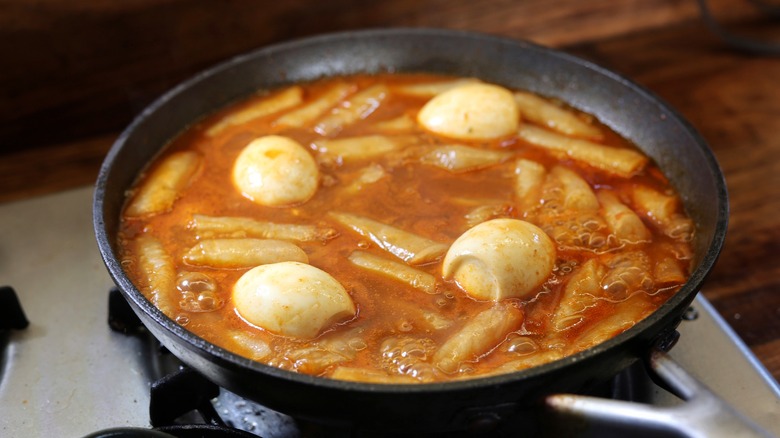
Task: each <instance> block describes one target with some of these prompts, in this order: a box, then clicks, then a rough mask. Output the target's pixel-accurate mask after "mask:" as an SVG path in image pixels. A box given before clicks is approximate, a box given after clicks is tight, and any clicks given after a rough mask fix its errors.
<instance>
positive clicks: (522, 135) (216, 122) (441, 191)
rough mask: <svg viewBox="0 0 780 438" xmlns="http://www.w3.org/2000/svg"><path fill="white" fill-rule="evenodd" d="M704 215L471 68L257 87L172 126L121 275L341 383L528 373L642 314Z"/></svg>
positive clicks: (143, 195)
mask: <svg viewBox="0 0 780 438" xmlns="http://www.w3.org/2000/svg"><path fill="white" fill-rule="evenodd" d="M693 231H694V230H693V224H692V222H691V220H690V219H689V218H687V217H686V216H685V214H684V212H683V211H682V206H681V203H680V201H679V199H678V197H677V195H676V194H675V192H674V190H673V189H672V188H671V187H670V186H669V184H668V182H667V180H666V179H665V178H664V177H663V175H662V174H661V172H660V171H659V169H658V168H657V167H656V166H655V165H654V164H653V163H652V162H650V160H648V159H647V158H646V157H645V156H644V155H642V154H641V153H640V152H639V151H638V150H637V149H636V148H635V147H633V146H632V145H630V144H628V142H626V141H625V140H623V139H621V138H620V137H619V136H617V135H616V134H615V133H614V132H612V131H610V130H609V129H608V128H607V127H605V126H603V125H601V124H599V123H598V122H597V121H596V120H595V119H594V118H593V117H591V116H589V115H586V114H582V113H580V112H578V111H576V110H573V109H571V108H569V107H567V106H565V105H564V104H562V103H560V102H557V101H554V100H550V99H546V98H544V97H541V96H536V95H533V94H531V93H526V92H523V91H520V90H508V89H506V88H503V87H499V86H496V85H490V84H485V83H483V82H480V81H478V80H475V79H470V78H451V77H442V76H433V75H379V76H354V77H342V78H331V79H323V80H320V81H316V82H313V83H306V84H298V85H293V86H290V87H287V88H284V89H280V90H271V91H268V92H263V93H262V94H259V95H257V96H255V97H252V98H250V99H248V100H247V101H244V102H241V103H238V104H236V105H234V106H232V107H230V108H227V109H225V110H222V111H220V112H219V113H217V114H215V115H213V116H210V117H208V118H207V119H205V120H203V121H201V122H199V123H198V124H196V125H195V126H193V127H191V128H190V129H188V130H187V131H186V132H185V133H184V134H182V135H181V136H180V137H178V138H176V139H174V140H173V141H172V143H171V144H170V145H168V147H167V149H166V150H165V152H164V153H163V155H162V156H160V157H159V158H158V159H157V160H156V161H155V162H154V163H152V164H151V165H150V166H149V168H148V169H147V170H146V171H145V172H144V173H143V174H142V175H140V176H139V178H138V180H137V182H136V184H135V186H134V187H133V189H132V190H131V192H130V194H129V196H128V202H127V206H126V208H125V210H124V212H123V217H122V222H121V232H120V241H119V243H120V248H121V251H122V258H123V260H124V264H123V265H124V266H125V268H126V270H127V273H128V275H129V276H130V278H131V279H132V280H133V281H134V283H135V284H136V285H137V286H138V287H139V289H140V290H141V291H142V292H143V293H144V294H145V295H146V296H147V297H148V298H149V299H150V300H151V301H152V302H153V303H154V304H155V305H157V306H158V307H159V308H160V309H161V310H162V311H163V312H165V313H166V314H167V315H168V316H169V317H171V318H172V319H174V320H176V321H177V322H179V323H180V324H182V325H184V326H186V328H187V329H189V330H191V331H192V332H194V333H195V334H197V335H199V336H201V337H203V338H204V339H206V340H208V341H210V342H212V343H214V344H217V345H219V346H222V347H224V348H226V349H228V350H231V351H234V352H236V353H238V354H240V355H244V356H247V357H249V358H252V359H254V360H258V361H261V362H264V363H266V364H270V365H273V366H277V367H281V368H284V369H288V370H293V371H296V372H301V373H309V374H315V375H322V376H328V377H332V378H337V379H348V380H360V381H373V382H388V383H415V382H430V381H445V380H452V379H464V378H473V377H479V376H484V375H489V374H496V373H504V372H511V371H517V370H522V369H525V368H529V367H533V366H537V365H540V364H543V363H546V362H550V361H553V360H556V359H558V358H561V357H564V356H566V355H570V354H573V353H576V352H578V351H581V350H583V349H586V348H589V347H590V346H593V345H595V344H598V343H600V342H602V341H604V340H606V339H609V338H610V337H612V336H614V335H616V334H618V333H620V332H622V331H625V330H626V329H628V328H630V327H631V326H632V325H634V324H635V323H636V322H637V321H639V320H641V319H642V318H644V317H645V316H647V315H648V314H650V313H651V312H653V310H654V309H656V308H657V307H658V306H660V305H661V304H662V303H663V302H664V301H665V300H666V299H667V298H668V297H669V296H670V295H672V294H673V293H674V292H675V291H676V290H677V289H678V288H679V287H680V286H681V285H682V284H683V283H684V282H685V281H686V279H687V276H688V274H689V264H690V255H691V247H690V241H691V239H692V234H693Z"/></svg>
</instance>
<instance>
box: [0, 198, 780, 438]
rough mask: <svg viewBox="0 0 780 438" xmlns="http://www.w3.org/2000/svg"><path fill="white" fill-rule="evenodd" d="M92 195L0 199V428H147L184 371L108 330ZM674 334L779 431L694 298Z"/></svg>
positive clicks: (138, 339) (676, 356) (263, 429)
mask: <svg viewBox="0 0 780 438" xmlns="http://www.w3.org/2000/svg"><path fill="white" fill-rule="evenodd" d="M91 204H92V189H91V188H90V187H85V188H81V189H77V190H72V191H68V192H63V193H59V194H55V195H50V196H45V197H41V198H35V199H31V200H26V201H21V202H15V203H9V204H4V205H0V286H10V288H6V292H9V289H11V291H12V292H15V295H17V296H18V299H19V302H20V303H21V307H22V309H23V312H24V315H25V316H26V318H27V319H28V320H29V325H28V326H26V328H6V329H2V328H0V406H2V415H0V436H4V437H6V436H7V437H84V436H89V435H91V434H95V433H96V432H97V431H103V430H106V429H114V428H132V429H134V430H147V429H150V428H151V427H152V426H151V425H152V423H156V422H159V420H158V419H155V418H153V417H155V416H159V413H155V412H152V413H151V414H150V403H152V404H154V403H155V397H157V404H160V401H159V396H154V395H152V394H153V391H150V389H151V388H154V387H156V386H158V385H159V384H160V380H161V379H162V380H165V379H168V380H170V379H172V378H181V374H186V373H187V371H186V368H184V369H183V368H182V367H181V364H178V363H177V361H176V359H175V358H173V357H172V356H171V355H170V354H168V355H166V354H165V353H161V352H160V347H159V345H158V344H156V342H154V340H153V339H150V338H149V337H148V336H143V335H140V336H139V335H133V336H128V335H127V334H123V333H121V331H117V330H112V329H110V328H109V323H108V320H109V314H108V308H109V306H108V302H109V291H110V290H111V289H112V287H113V283H112V281H111V279H110V278H109V276H108V274H107V272H106V269H105V267H104V265H103V263H102V261H101V259H100V256H99V253H98V249H97V244H96V243H95V239H94V237H93V231H92V221H91V214H92V212H91ZM119 298H120V299H121V296H119ZM112 318H113V316H112ZM0 327H2V326H0ZM678 331H679V332H680V335H681V336H680V340H679V342H678V343H677V345H676V346H675V347H674V348H673V349H672V350H671V352H670V353H669V356H670V357H671V358H672V359H673V360H674V361H675V362H676V363H677V364H679V365H681V366H682V368H683V369H684V370H686V371H687V372H688V373H690V374H691V375H693V376H695V377H696V378H697V379H698V380H699V381H701V382H704V383H705V384H706V386H707V387H709V388H710V389H711V390H712V391H713V392H714V393H716V394H717V395H719V396H720V397H721V398H722V399H723V400H725V401H726V402H727V403H728V404H730V405H731V406H733V407H734V408H735V409H736V410H737V411H740V412H741V413H742V414H744V416H746V417H747V418H749V419H750V420H752V421H753V422H755V423H756V424H758V425H760V426H761V427H763V428H764V429H766V430H767V431H768V432H769V433H773V434H776V435H780V387H779V386H778V384H777V382H776V381H775V380H774V379H773V378H772V377H771V376H770V375H769V374H768V372H767V371H766V370H765V369H764V367H763V366H762V365H761V364H760V363H759V362H758V361H757V360H756V358H755V357H754V356H753V354H752V353H751V352H750V350H749V349H747V347H746V346H745V345H744V344H743V343H742V342H741V341H740V340H739V338H738V337H737V336H736V335H735V334H734V332H733V331H732V330H731V328H730V327H729V326H728V325H727V324H726V323H725V321H724V320H723V319H722V318H721V317H720V316H719V315H718V313H717V312H716V311H715V310H714V308H713V307H712V306H711V305H710V304H709V302H708V301H707V300H706V299H705V298H704V297H702V296H701V295H700V296H699V297H698V298H697V299H696V301H695V302H694V304H693V306H692V308H691V309H689V312H688V313H687V315H686V319H685V320H683V321H682V323H681V324H680V327H679V329H678ZM640 368H641V367H640ZM632 373H633V374H637V373H635V372H632ZM171 376H174V377H171ZM176 376H178V377H176ZM642 379H644V380H642V383H641V386H643V388H644V389H643V390H642V391H639V392H641V396H638V397H633V400H635V401H641V402H643V403H647V404H650V405H652V406H662V407H670V406H678V405H680V404H681V403H682V402H681V401H680V400H679V399H678V398H677V397H675V396H673V395H672V394H670V393H669V392H667V391H666V390H664V389H662V388H661V387H659V386H657V385H655V384H653V383H650V381H649V379H647V378H646V377H642ZM206 385H208V382H206ZM210 390H211V391H215V394H213V395H217V394H219V395H218V396H217V397H214V398H211V396H210V395H209V396H208V397H209V398H208V402H209V404H210V406H213V409H212V408H209V409H210V410H211V412H212V413H214V414H216V415H219V416H221V417H222V420H219V421H220V422H224V423H227V424H228V425H229V426H231V427H234V428H237V429H240V430H242V431H246V432H249V433H251V434H254V435H257V436H263V437H265V438H275V437H279V438H281V437H296V436H300V435H305V433H302V429H301V428H300V425H299V424H297V422H296V420H294V419H291V418H289V417H286V416H285V415H282V414H279V413H276V412H273V411H271V410H268V409H264V408H263V407H260V406H256V405H255V404H253V403H252V402H250V401H246V400H242V399H240V398H239V397H237V396H235V395H233V394H231V393H229V392H227V391H225V390H223V389H219V388H211V389H210ZM624 392H625V391H624ZM629 392H637V391H636V390H635V389H634V390H631V391H629ZM166 403H167V402H166ZM201 417H202V415H201ZM179 421H181V420H179ZM204 421H205V422H206V423H208V422H209V420H208V418H207V419H206V420H201V422H204ZM155 426H157V424H155Z"/></svg>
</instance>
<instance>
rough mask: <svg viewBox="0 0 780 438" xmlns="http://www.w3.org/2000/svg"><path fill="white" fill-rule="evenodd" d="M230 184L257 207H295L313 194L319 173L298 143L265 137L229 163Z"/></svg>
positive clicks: (272, 136)
mask: <svg viewBox="0 0 780 438" xmlns="http://www.w3.org/2000/svg"><path fill="white" fill-rule="evenodd" d="M233 184H234V185H235V186H236V188H237V189H238V190H239V191H240V192H241V194H242V195H244V196H245V197H247V198H249V199H250V200H252V201H254V202H256V203H258V204H261V205H267V206H282V205H290V204H297V203H300V202H304V201H306V200H308V199H309V198H311V197H312V196H313V195H314V193H315V192H316V191H317V186H318V185H319V169H318V168H317V163H316V162H315V161H314V158H313V157H312V156H311V154H310V153H309V152H308V151H307V150H306V148H304V147H303V146H301V145H300V144H299V143H298V142H296V141H295V140H293V139H290V138H287V137H282V136H279V135H268V136H265V137H260V138H258V139H255V140H254V141H252V142H251V143H249V145H247V146H246V147H245V148H244V150H242V151H241V153H240V154H239V155H238V158H236V161H235V163H233Z"/></svg>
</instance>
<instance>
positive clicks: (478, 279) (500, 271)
mask: <svg viewBox="0 0 780 438" xmlns="http://www.w3.org/2000/svg"><path fill="white" fill-rule="evenodd" d="M555 257H556V253H555V245H554V244H553V241H552V240H551V239H550V238H549V237H548V236H547V234H545V232H544V231H542V230H541V229H540V228H539V227H537V226H536V225H533V224H531V223H529V222H525V221H521V220H518V219H493V220H490V221H487V222H483V223H481V224H479V225H476V226H475V227H473V228H471V229H469V230H467V231H466V232H465V233H463V234H462V235H461V236H460V237H458V238H457V239H456V240H455V242H453V244H452V246H450V249H449V250H448V251H447V255H446V256H445V257H444V262H443V264H442V274H443V276H444V278H446V279H451V278H454V279H455V281H456V283H457V284H458V286H460V288H461V289H463V290H464V291H465V292H466V293H467V294H469V295H470V296H471V297H473V298H475V299H477V300H492V301H500V300H502V299H504V298H523V297H525V296H527V295H529V294H531V293H533V292H534V291H536V290H537V289H538V288H539V286H541V285H542V283H544V282H545V280H546V279H547V278H548V277H549V276H550V273H551V272H552V269H553V266H554V264H555Z"/></svg>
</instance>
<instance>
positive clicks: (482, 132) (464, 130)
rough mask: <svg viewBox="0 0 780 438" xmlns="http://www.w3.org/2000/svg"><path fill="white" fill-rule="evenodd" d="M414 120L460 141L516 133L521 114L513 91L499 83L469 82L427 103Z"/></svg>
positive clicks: (436, 132)
mask: <svg viewBox="0 0 780 438" xmlns="http://www.w3.org/2000/svg"><path fill="white" fill-rule="evenodd" d="M417 121H418V122H419V123H420V125H422V126H423V127H424V128H425V129H427V130H428V131H431V132H433V133H435V134H440V135H443V136H446V137H450V138H455V139H462V140H488V139H496V138H501V137H506V136H509V135H513V134H515V133H516V132H517V129H518V127H519V124H520V113H519V111H518V109H517V104H516V103H515V100H514V97H513V96H512V93H511V92H510V91H509V90H507V89H506V88H503V87H499V86H498V85H491V84H484V83H471V84H466V85H461V86H458V87H455V88H453V89H451V90H449V91H445V92H443V93H441V94H439V95H437V96H435V97H434V98H432V99H431V100H429V101H428V103H426V104H425V105H424V106H423V107H422V109H420V112H419V113H418V114H417Z"/></svg>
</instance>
